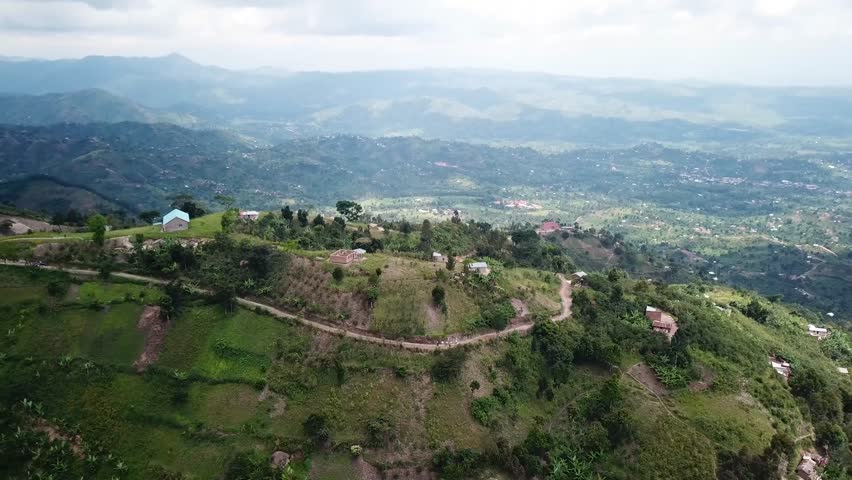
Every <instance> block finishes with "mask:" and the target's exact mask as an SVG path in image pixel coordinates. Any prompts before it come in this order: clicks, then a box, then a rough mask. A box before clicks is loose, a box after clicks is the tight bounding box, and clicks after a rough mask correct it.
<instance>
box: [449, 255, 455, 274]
mask: <svg viewBox="0 0 852 480" xmlns="http://www.w3.org/2000/svg"><path fill="white" fill-rule="evenodd" d="M455 269H456V257H454V256H453V254H449V255H447V270H449V271H451V272H452V271H453V270H455Z"/></svg>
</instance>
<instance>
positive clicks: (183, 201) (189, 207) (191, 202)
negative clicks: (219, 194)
mask: <svg viewBox="0 0 852 480" xmlns="http://www.w3.org/2000/svg"><path fill="white" fill-rule="evenodd" d="M171 206H172V208H178V209H180V210H183V211H184V212H186V213H188V214H189V216H190V217H191V218H197V217H203V216H204V215H205V214H206V213H207V210H205V209H204V207H202V206H201V204H199V203H198V202H196V201H195V199H193V198H192V195H189V194H185V193H183V194H180V195H176V196H175V197H174V199H173V200H172V205H171Z"/></svg>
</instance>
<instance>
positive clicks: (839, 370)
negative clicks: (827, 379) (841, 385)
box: [837, 367, 849, 375]
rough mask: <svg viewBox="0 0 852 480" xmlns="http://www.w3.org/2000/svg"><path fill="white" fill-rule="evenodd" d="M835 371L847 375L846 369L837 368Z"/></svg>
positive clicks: (847, 370)
mask: <svg viewBox="0 0 852 480" xmlns="http://www.w3.org/2000/svg"><path fill="white" fill-rule="evenodd" d="M837 371H838V372H840V373H842V374H843V375H849V369H848V368H846V367H837Z"/></svg>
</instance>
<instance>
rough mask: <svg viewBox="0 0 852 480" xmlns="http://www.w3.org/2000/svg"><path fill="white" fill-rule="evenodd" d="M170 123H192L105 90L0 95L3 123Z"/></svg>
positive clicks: (0, 110) (0, 115)
mask: <svg viewBox="0 0 852 480" xmlns="http://www.w3.org/2000/svg"><path fill="white" fill-rule="evenodd" d="M117 122H143V123H153V122H170V123H176V124H189V123H190V122H191V117H188V116H186V117H181V116H178V115H169V114H164V113H159V112H156V111H153V110H150V109H147V108H144V107H141V106H139V105H137V104H134V103H132V102H130V101H128V100H125V99H123V98H121V97H118V96H115V95H112V94H110V93H107V92H106V91H104V90H82V91H75V92H69V93H50V94H45V95H38V96H35V95H8V94H0V124H6V125H52V124H56V123H117Z"/></svg>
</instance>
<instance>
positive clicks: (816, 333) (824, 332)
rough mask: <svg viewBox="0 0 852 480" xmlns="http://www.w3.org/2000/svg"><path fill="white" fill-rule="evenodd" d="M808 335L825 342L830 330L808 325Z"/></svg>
mask: <svg viewBox="0 0 852 480" xmlns="http://www.w3.org/2000/svg"><path fill="white" fill-rule="evenodd" d="M808 335H810V336H812V337H816V338H818V339H819V340H823V339H824V338H825V337H827V336H828V329H827V328H822V327H817V326H816V325H813V324H811V325H808Z"/></svg>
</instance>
